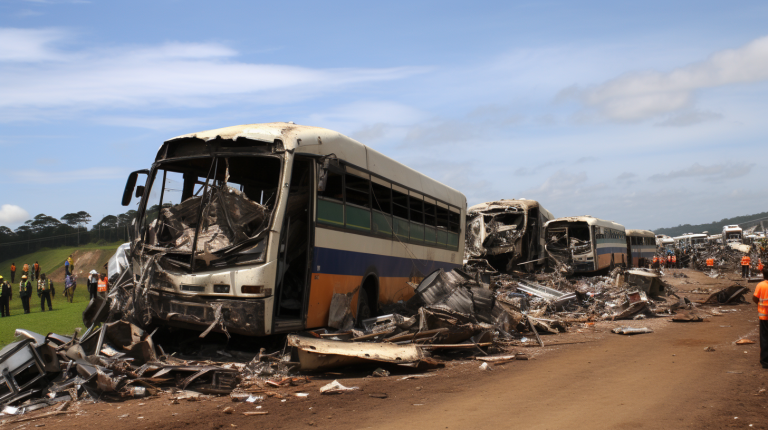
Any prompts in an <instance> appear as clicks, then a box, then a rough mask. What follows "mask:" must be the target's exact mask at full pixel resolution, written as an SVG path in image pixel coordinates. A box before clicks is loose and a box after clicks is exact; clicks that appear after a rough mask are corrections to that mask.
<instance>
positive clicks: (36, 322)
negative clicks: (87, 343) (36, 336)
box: [0, 243, 120, 347]
mask: <svg viewBox="0 0 768 430" xmlns="http://www.w3.org/2000/svg"><path fill="white" fill-rule="evenodd" d="M119 245H120V243H113V244H106V245H95V244H94V245H85V246H81V247H79V248H57V249H42V250H40V251H38V252H36V253H33V254H29V255H24V256H21V257H18V258H16V259H14V260H13V261H14V262H16V282H15V283H14V285H12V286H11V288H12V289H13V299H12V300H11V306H10V307H11V316H10V317H5V318H0V347H2V346H4V345H7V344H8V343H11V342H13V341H14V340H15V338H14V331H15V330H16V329H17V328H23V329H27V330H31V331H34V332H36V333H40V334H42V335H46V334H48V333H51V332H53V333H58V334H63V335H71V334H72V333H74V331H75V328H77V327H83V310H84V309H85V307H86V306H87V305H88V300H89V296H88V290H87V289H86V286H85V278H84V277H79V278H78V284H77V289H76V290H75V299H74V301H73V303H69V302H67V301H66V300H65V299H64V296H63V294H64V284H63V283H60V282H57V283H56V284H55V288H56V297H52V298H51V304H52V305H53V311H48V306H47V304H46V309H45V312H41V311H40V298H39V297H37V292H36V291H37V285H36V283H35V282H33V283H32V284H33V286H32V297H30V299H29V308H30V310H31V313H29V314H24V311H23V310H22V307H21V299H20V298H19V282H20V281H21V279H20V278H21V267H22V266H23V264H24V262H26V263H29V265H30V266H32V263H34V262H35V261H38V262H39V263H40V269H41V272H42V273H46V272H48V273H51V272H53V271H54V270H56V269H59V268H61V267H62V266H63V265H64V260H65V259H66V258H67V257H68V256H69V255H70V254H75V252H76V251H80V252H83V251H89V250H104V251H105V252H104V253H103V254H104V255H105V256H106V258H109V256H111V255H112V254H114V250H115V249H116V248H117V247H118V246H119ZM11 262H12V261H11V260H8V261H3V262H2V263H0V275H3V277H4V278H5V279H6V280H7V281H9V282H10V280H11V277H10V275H11V273H10V266H11ZM102 264H103V263H102ZM75 266H76V267H77V259H75Z"/></svg>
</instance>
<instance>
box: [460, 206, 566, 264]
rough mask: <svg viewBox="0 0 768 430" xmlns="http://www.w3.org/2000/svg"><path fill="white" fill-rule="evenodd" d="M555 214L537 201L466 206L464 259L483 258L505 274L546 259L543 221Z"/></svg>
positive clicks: (552, 217) (543, 261) (541, 262)
mask: <svg viewBox="0 0 768 430" xmlns="http://www.w3.org/2000/svg"><path fill="white" fill-rule="evenodd" d="M554 218H555V217H554V216H553V215H552V214H551V213H550V212H549V211H548V210H546V209H544V207H542V206H541V205H540V204H539V202H537V201H535V200H527V199H519V200H497V201H493V202H487V203H480V204H477V205H474V206H472V207H470V208H469V209H467V234H466V237H465V240H466V243H465V246H464V255H465V260H467V261H471V260H472V259H478V258H482V259H485V260H486V261H487V262H488V263H489V264H490V265H491V266H492V267H493V268H494V269H496V270H498V271H499V272H503V273H511V272H513V271H520V270H527V271H529V272H530V271H533V270H534V269H535V268H536V267H539V266H541V265H543V264H544V263H545V261H546V254H545V252H544V244H545V242H544V223H546V222H547V221H549V220H551V219H554Z"/></svg>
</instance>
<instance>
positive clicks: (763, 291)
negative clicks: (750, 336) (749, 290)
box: [752, 270, 768, 369]
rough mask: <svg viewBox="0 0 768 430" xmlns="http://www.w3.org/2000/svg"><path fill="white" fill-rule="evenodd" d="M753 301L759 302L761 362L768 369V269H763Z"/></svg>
mask: <svg viewBox="0 0 768 430" xmlns="http://www.w3.org/2000/svg"><path fill="white" fill-rule="evenodd" d="M752 301H754V302H755V303H757V316H758V318H759V321H760V322H759V324H760V364H762V365H763V369H768V270H763V282H761V283H759V284H757V287H755V295H754V296H753V297H752Z"/></svg>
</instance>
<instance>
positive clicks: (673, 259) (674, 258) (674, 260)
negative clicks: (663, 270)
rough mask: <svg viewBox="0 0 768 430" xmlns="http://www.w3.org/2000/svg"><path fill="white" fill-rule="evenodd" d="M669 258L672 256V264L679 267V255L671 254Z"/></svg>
mask: <svg viewBox="0 0 768 430" xmlns="http://www.w3.org/2000/svg"><path fill="white" fill-rule="evenodd" d="M669 258H670V262H671V266H672V267H677V255H671V256H670V257H669Z"/></svg>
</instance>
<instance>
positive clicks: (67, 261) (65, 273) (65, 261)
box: [64, 259, 69, 276]
mask: <svg viewBox="0 0 768 430" xmlns="http://www.w3.org/2000/svg"><path fill="white" fill-rule="evenodd" d="M64 276H69V259H66V260H64Z"/></svg>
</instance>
